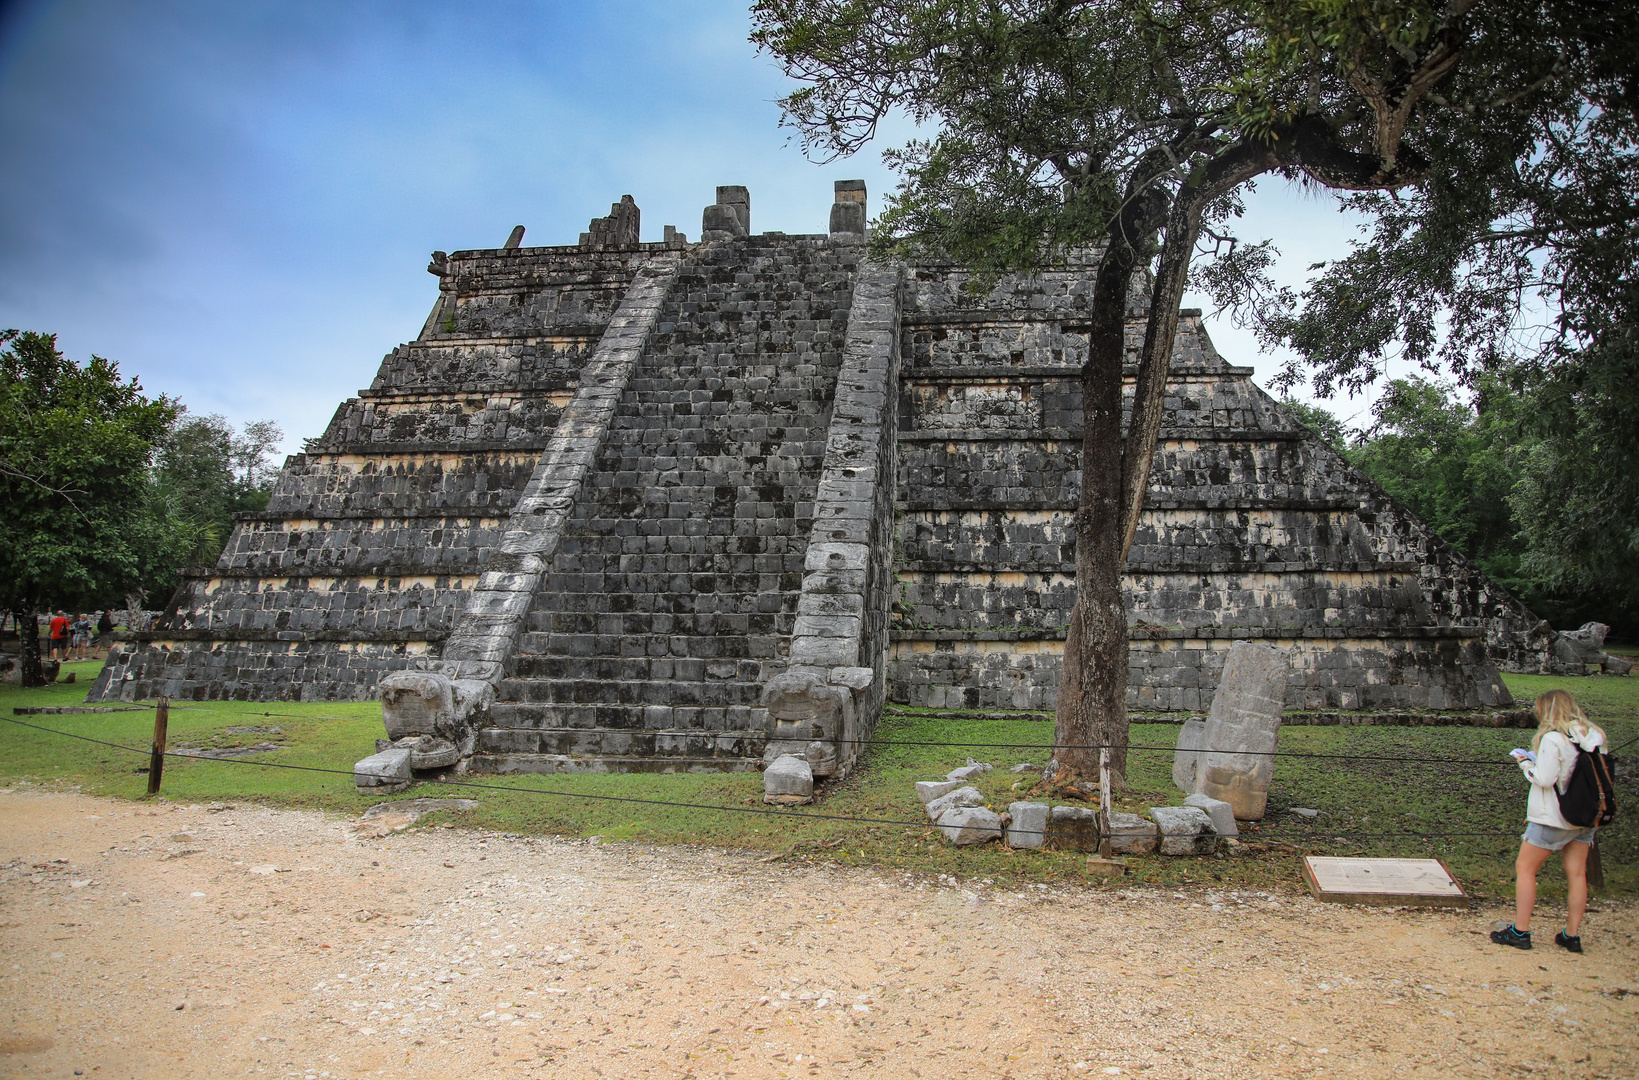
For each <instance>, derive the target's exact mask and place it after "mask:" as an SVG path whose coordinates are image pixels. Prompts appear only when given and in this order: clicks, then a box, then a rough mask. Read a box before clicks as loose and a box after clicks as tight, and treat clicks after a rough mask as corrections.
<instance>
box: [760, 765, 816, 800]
mask: <svg viewBox="0 0 1639 1080" xmlns="http://www.w3.org/2000/svg"><path fill="white" fill-rule="evenodd" d="M813 801H814V770H813V767H812V766H810V765H809V764H808V759H807V758H800V757H798V756H797V755H796V754H782V755H780V756H779V757H777V758H775V759H774V761H773V762H772V763H770V765H769V766H768V768H766V769H764V770H763V802H765V803H775V804H779V805H792V804H798V803H808V802H813Z"/></svg>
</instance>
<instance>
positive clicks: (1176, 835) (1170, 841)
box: [1150, 806, 1218, 855]
mask: <svg viewBox="0 0 1639 1080" xmlns="http://www.w3.org/2000/svg"><path fill="white" fill-rule="evenodd" d="M1150 819H1151V820H1152V821H1154V822H1155V826H1156V828H1157V829H1159V830H1160V832H1161V854H1163V855H1211V854H1212V853H1213V852H1214V851H1216V850H1217V849H1218V834H1217V833H1215V832H1213V831H1212V819H1211V818H1209V817H1207V815H1206V811H1205V810H1202V809H1201V808H1200V807H1199V806H1152V807H1150Z"/></svg>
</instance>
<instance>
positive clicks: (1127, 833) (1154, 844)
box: [1110, 811, 1161, 855]
mask: <svg viewBox="0 0 1639 1080" xmlns="http://www.w3.org/2000/svg"><path fill="white" fill-rule="evenodd" d="M1160 846H1161V830H1160V829H1159V828H1157V827H1156V824H1155V822H1153V821H1151V820H1150V819H1149V818H1144V817H1139V816H1138V815H1137V814H1123V813H1120V812H1119V811H1116V812H1113V813H1111V814H1110V848H1111V850H1113V851H1114V852H1115V853H1116V854H1117V855H1150V854H1153V853H1154V851H1155V849H1156V848H1158V847H1160Z"/></svg>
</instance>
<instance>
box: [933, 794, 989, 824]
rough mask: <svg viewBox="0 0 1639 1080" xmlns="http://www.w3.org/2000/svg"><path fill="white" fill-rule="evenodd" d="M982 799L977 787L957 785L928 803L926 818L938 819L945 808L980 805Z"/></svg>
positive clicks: (982, 801) (982, 802)
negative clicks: (957, 786) (953, 789)
mask: <svg viewBox="0 0 1639 1080" xmlns="http://www.w3.org/2000/svg"><path fill="white" fill-rule="evenodd" d="M984 801H985V797H984V796H983V795H981V794H979V789H978V788H975V787H959V788H957V789H956V790H955V791H952V792H949V793H948V794H945V795H941V796H939V797H938V798H937V799H935V800H933V801H932V802H930V803H928V805H927V811H928V820H929V821H938V820H939V818H940V817H941V816H943V814H944V812H945V811H946V810H951V809H954V808H956V807H958V806H981V805H983V804H984Z"/></svg>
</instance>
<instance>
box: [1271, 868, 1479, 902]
mask: <svg viewBox="0 0 1639 1080" xmlns="http://www.w3.org/2000/svg"><path fill="white" fill-rule="evenodd" d="M1303 881H1304V884H1306V885H1308V886H1309V891H1310V892H1312V893H1314V896H1315V899H1316V900H1321V901H1325V902H1326V903H1332V904H1377V905H1381V906H1392V907H1399V906H1407V907H1449V908H1460V907H1467V906H1468V896H1467V895H1466V894H1465V893H1464V892H1463V889H1462V886H1461V885H1458V884H1457V879H1456V878H1455V877H1453V876H1452V873H1451V871H1450V870H1448V869H1447V868H1446V864H1445V863H1443V862H1441V861H1440V860H1439V859H1346V858H1332V857H1327V856H1320V855H1309V856H1305V857H1304V860H1303Z"/></svg>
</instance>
